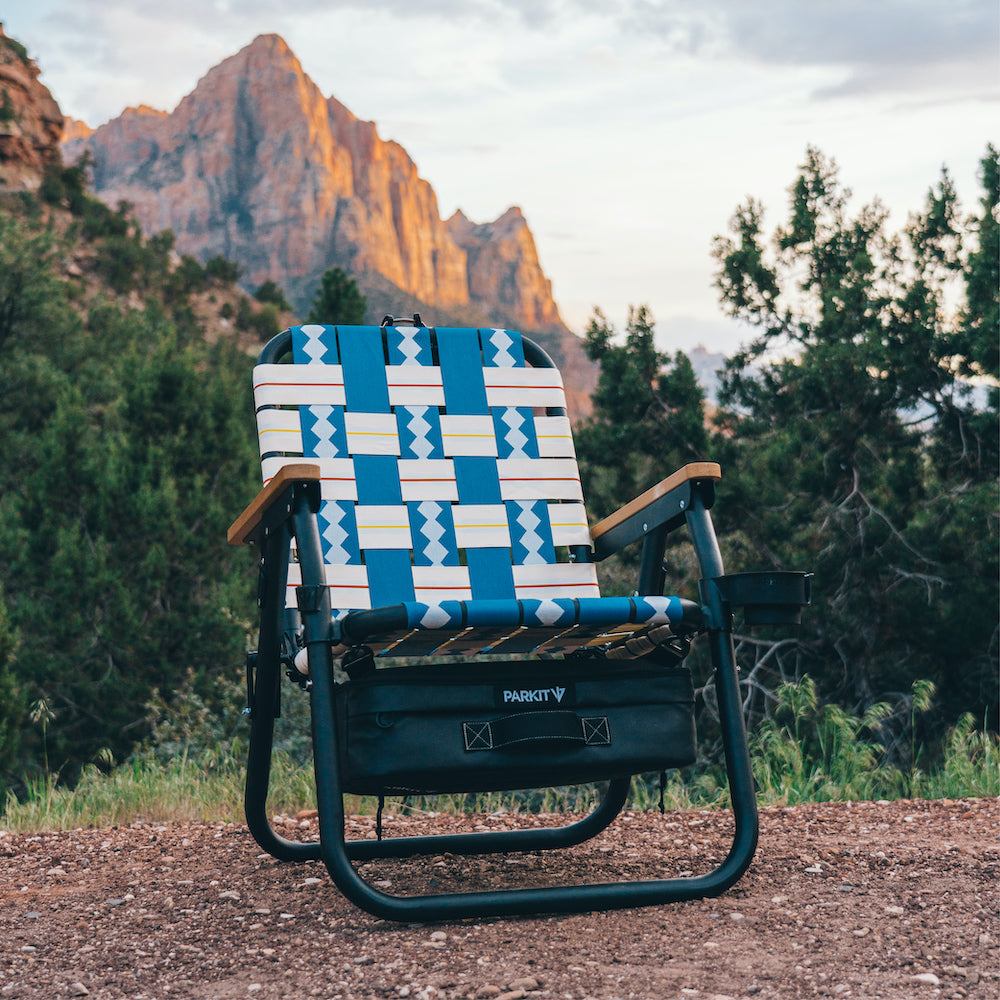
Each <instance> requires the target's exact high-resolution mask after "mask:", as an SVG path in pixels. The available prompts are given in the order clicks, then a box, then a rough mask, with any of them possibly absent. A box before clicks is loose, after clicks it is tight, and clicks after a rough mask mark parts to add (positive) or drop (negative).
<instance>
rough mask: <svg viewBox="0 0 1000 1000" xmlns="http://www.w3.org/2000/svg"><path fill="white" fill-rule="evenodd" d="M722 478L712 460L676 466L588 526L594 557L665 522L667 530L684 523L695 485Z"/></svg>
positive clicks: (601, 556)
mask: <svg viewBox="0 0 1000 1000" xmlns="http://www.w3.org/2000/svg"><path fill="white" fill-rule="evenodd" d="M721 478H722V469H721V468H720V467H719V466H718V464H717V463H715V462H693V463H691V464H690V465H685V466H684V467H683V468H681V469H678V470H677V471H676V472H675V473H674V474H673V475H671V476H668V477H667V478H666V479H664V480H663V481H662V482H659V483H657V484H656V485H655V486H653V487H651V488H650V489H648V490H646V492H645V493H643V494H642V495H641V496H638V497H636V498H635V499H634V500H632V501H630V502H629V503H627V504H625V506H624V507H621V508H620V509H618V510H616V511H615V512H614V513H613V514H610V515H609V516H608V517H606V518H604V520H602V521H598V522H597V524H595V525H594V526H593V527H592V528H591V529H590V537H591V538H592V539H593V542H594V558H595V559H597V560H598V561H600V560H601V559H605V558H606V557H607V556H609V555H611V554H612V553H614V552H617V551H618V550H619V549H623V548H624V547H625V546H626V545H629V544H631V543H632V542H634V541H637V540H638V539H640V538H642V537H643V535H645V534H647V533H648V532H650V531H652V530H653V529H654V528H658V527H660V526H662V525H664V524H665V525H667V528H668V530H669V529H671V528H673V527H676V526H677V525H679V524H681V523H683V521H684V512H685V511H686V510H687V508H688V507H689V506H690V503H691V493H692V491H693V490H694V489H695V487H696V486H697V485H698V484H699V483H703V482H706V481H708V482H715V481H717V480H719V479H721ZM706 506H711V503H708V504H706Z"/></svg>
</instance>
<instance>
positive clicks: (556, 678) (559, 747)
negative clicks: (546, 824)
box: [336, 660, 695, 795]
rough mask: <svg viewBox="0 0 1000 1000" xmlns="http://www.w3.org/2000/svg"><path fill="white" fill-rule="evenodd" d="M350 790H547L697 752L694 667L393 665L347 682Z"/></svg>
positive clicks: (344, 724)
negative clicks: (691, 672) (471, 669)
mask: <svg viewBox="0 0 1000 1000" xmlns="http://www.w3.org/2000/svg"><path fill="white" fill-rule="evenodd" d="M336 707H337V715H338V731H339V737H340V767H341V780H342V783H343V788H344V791H346V792H351V793H354V794H362V795H375V794H408V793H426V794H434V793H442V792H477V791H483V792H485V791H500V790H505V789H517V788H547V787H552V786H556V785H571V784H580V783H583V782H590V781H601V780H605V779H609V778H616V777H625V776H628V775H632V774H640V773H642V772H645V771H660V770H664V769H666V768H673V767H683V766H685V765H687V764H690V763H692V762H693V761H694V759H695V725H694V694H693V688H692V683H691V674H690V671H689V670H687V669H686V668H684V667H662V666H658V665H656V664H652V663H648V662H645V661H642V660H632V661H627V662H625V663H622V661H618V662H617V663H616V662H610V661H600V662H596V663H595V662H593V661H591V662H588V661H585V660H578V661H575V662H572V663H569V662H566V661H552V662H549V661H535V662H530V663H525V662H517V663H499V664H484V665H482V666H477V667H476V668H475V670H474V671H472V672H471V675H470V670H469V667H468V666H463V667H452V666H445V667H442V666H433V667H390V668H382V669H379V670H377V671H375V672H373V673H372V674H369V675H367V676H364V677H361V678H355V679H351V680H349V681H346V682H345V683H343V684H340V685H338V687H337V690H336Z"/></svg>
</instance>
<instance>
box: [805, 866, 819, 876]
mask: <svg viewBox="0 0 1000 1000" xmlns="http://www.w3.org/2000/svg"><path fill="white" fill-rule="evenodd" d="M806 871H807V872H808V873H809V874H810V875H822V874H823V869H822V867H820V865H810V866H809V867H808V868H807V869H806Z"/></svg>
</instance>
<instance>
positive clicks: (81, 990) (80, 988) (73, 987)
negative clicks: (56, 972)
mask: <svg viewBox="0 0 1000 1000" xmlns="http://www.w3.org/2000/svg"><path fill="white" fill-rule="evenodd" d="M69 995H70V996H71V997H86V996H90V990H88V989H87V987H86V986H84V985H83V983H70V987H69Z"/></svg>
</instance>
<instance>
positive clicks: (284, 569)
mask: <svg viewBox="0 0 1000 1000" xmlns="http://www.w3.org/2000/svg"><path fill="white" fill-rule="evenodd" d="M290 541H291V535H290V533H289V530H288V528H287V526H285V525H284V524H282V525H279V526H278V527H276V528H274V529H271V530H270V531H269V532H268V533H267V535H266V536H265V539H264V544H263V551H262V553H261V556H262V560H263V563H262V571H261V583H260V592H259V601H260V640H259V642H258V650H257V658H256V665H255V667H254V669H253V670H252V673H251V678H252V684H251V685H250V698H249V709H250V743H249V747H248V752H247V777H246V791H245V796H244V813H245V815H246V820H247V826H248V828H249V830H250V833H251V834H252V836H253V838H254V840H256V841H257V843H258V844H259V845H260V846H261V847H262V848H263V849H264V850H265V851H267V853H268V854H270V855H271V856H272V857H275V858H277V859H278V860H279V861H315V860H318V859H319V857H320V848H319V843H318V842H315V843H303V842H300V841H295V840H289V839H287V838H286V837H282V836H281V835H280V834H279V833H277V832H276V831H275V829H274V827H272V826H271V821H270V820H269V818H268V813H267V794H268V789H269V787H270V782H271V752H272V749H273V747H274V720H275V718H276V717H277V716H278V706H279V698H280V694H279V692H280V687H281V625H282V622H281V619H282V614H283V612H284V608H285V586H286V584H287V581H288V546H289V543H290ZM269 571H270V572H269Z"/></svg>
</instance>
